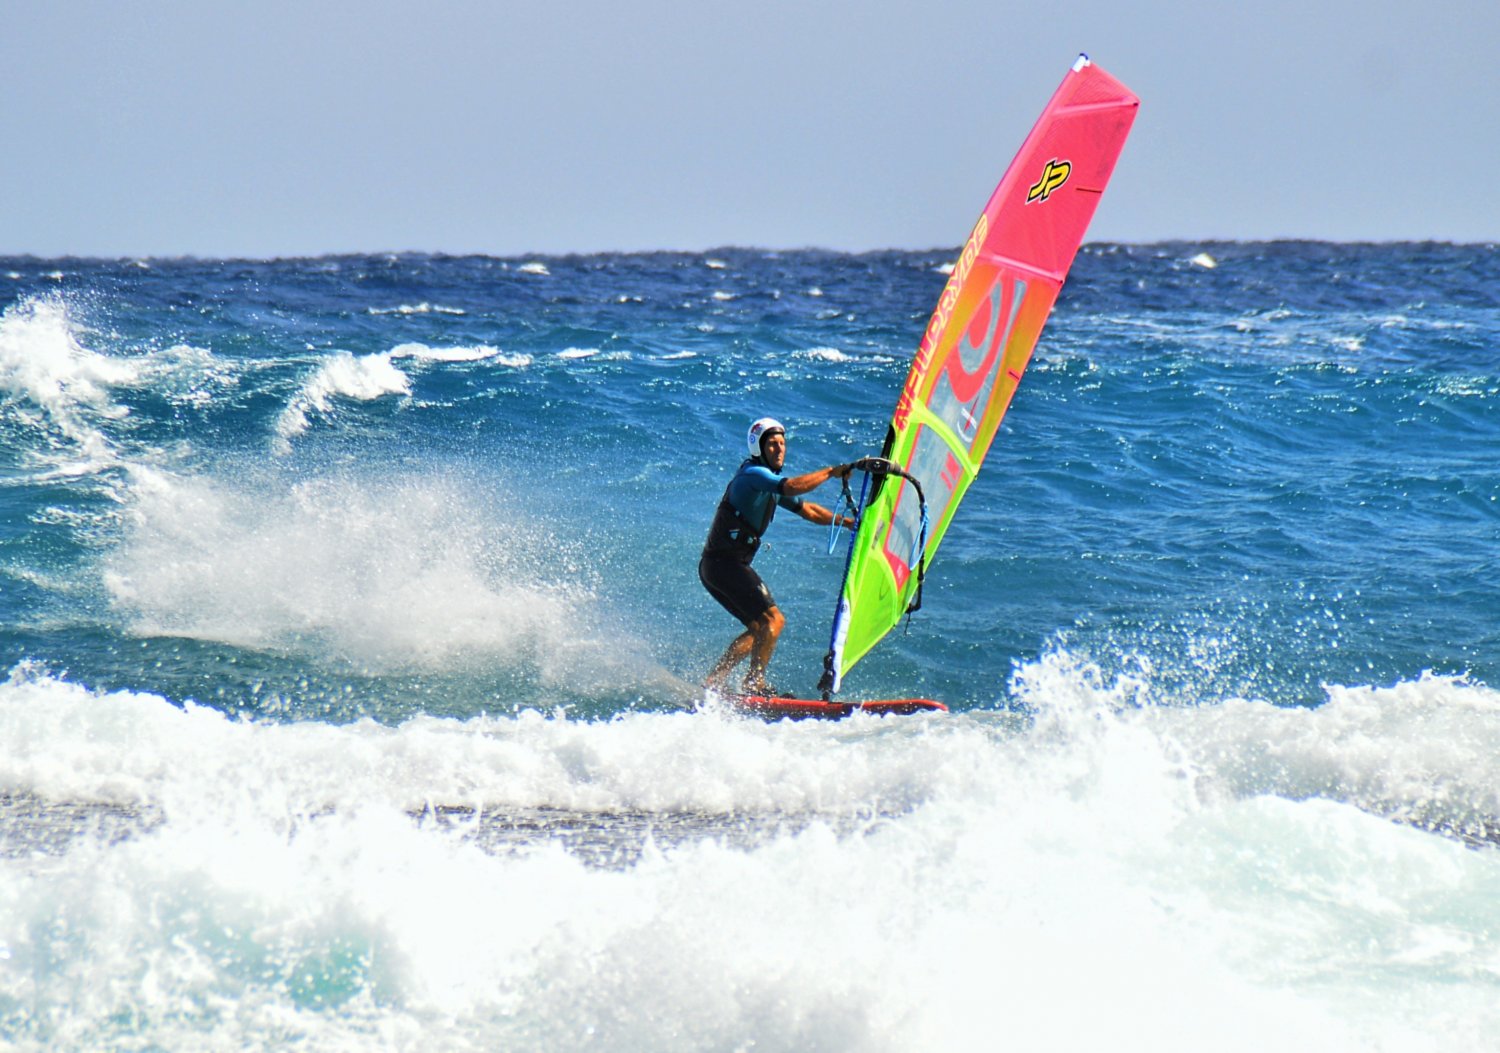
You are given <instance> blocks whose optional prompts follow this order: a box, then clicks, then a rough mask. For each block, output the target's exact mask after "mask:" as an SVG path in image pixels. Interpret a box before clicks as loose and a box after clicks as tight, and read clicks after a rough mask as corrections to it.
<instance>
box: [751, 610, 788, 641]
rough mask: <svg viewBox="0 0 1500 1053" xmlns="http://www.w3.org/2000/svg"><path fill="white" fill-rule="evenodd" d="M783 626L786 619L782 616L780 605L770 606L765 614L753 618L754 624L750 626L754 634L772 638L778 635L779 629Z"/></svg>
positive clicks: (783, 627) (779, 633) (784, 626)
mask: <svg viewBox="0 0 1500 1053" xmlns="http://www.w3.org/2000/svg"><path fill="white" fill-rule="evenodd" d="M785 628H786V619H785V618H784V617H782V614H781V608H780V607H772V608H771V609H770V610H768V611H766V613H765V614H762V615H761V616H760V617H759V618H757V619H755V624H754V625H752V626H751V629H752V630H753V631H754V632H755V635H756V636H760V637H769V638H770V639H772V640H774V639H776V638H777V637H779V636H780V635H781V630H782V629H785Z"/></svg>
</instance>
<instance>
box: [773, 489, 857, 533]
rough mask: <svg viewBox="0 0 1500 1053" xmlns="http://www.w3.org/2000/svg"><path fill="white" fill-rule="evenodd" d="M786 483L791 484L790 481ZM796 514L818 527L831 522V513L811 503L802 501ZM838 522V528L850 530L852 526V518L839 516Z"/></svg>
mask: <svg viewBox="0 0 1500 1053" xmlns="http://www.w3.org/2000/svg"><path fill="white" fill-rule="evenodd" d="M787 481H788V482H791V480H790V479H789V480H787ZM797 514H798V515H799V516H801V517H802V518H803V519H808V520H811V521H812V522H814V523H816V524H818V526H827V525H828V524H829V523H831V522H833V513H832V512H830V511H829V510H828V509H826V508H824V507H823V506H822V505H815V504H813V503H812V502H811V501H803V502H802V507H800V508H798V509H797ZM838 520H839V526H842V527H851V528H852V527H853V526H854V517H853V516H839V517H838Z"/></svg>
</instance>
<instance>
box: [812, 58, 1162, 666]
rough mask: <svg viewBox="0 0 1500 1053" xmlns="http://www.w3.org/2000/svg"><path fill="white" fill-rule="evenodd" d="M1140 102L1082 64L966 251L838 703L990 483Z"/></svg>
mask: <svg viewBox="0 0 1500 1053" xmlns="http://www.w3.org/2000/svg"><path fill="white" fill-rule="evenodd" d="M1139 105H1140V102H1139V100H1138V99H1137V98H1136V97H1135V95H1133V94H1132V93H1131V92H1130V91H1129V89H1127V88H1126V87H1125V86H1124V85H1122V84H1121V83H1120V82H1119V81H1117V80H1115V79H1114V78H1113V77H1111V76H1110V75H1109V74H1108V73H1106V72H1104V71H1103V70H1102V69H1100V68H1099V67H1098V66H1095V65H1093V64H1092V63H1091V62H1090V61H1089V60H1088V58H1087V57H1086V56H1080V57H1079V60H1078V62H1077V63H1075V64H1074V66H1073V68H1072V69H1071V70H1069V71H1068V74H1067V76H1066V77H1065V78H1064V79H1063V82H1062V85H1061V86H1060V87H1059V88H1058V89H1057V92H1056V93H1055V94H1054V95H1053V96H1052V99H1051V101H1050V102H1048V103H1047V107H1046V109H1045V110H1043V111H1042V115H1041V117H1040V118H1039V119H1038V120H1037V123H1036V125H1035V127H1033V128H1032V130H1031V134H1030V135H1028V136H1027V137H1026V141H1025V142H1024V143H1023V144H1022V145H1021V150H1020V152H1019V153H1018V154H1017V155H1016V157H1015V160H1013V161H1012V162H1011V165H1010V167H1009V168H1008V169H1007V170H1006V172H1005V175H1004V177H1003V178H1002V179H1001V180H1000V185H999V186H998V187H996V188H995V192H994V194H993V195H991V197H990V200H989V204H987V205H986V206H985V209H984V213H983V214H982V215H981V216H980V217H979V222H978V223H976V224H975V226H974V232H973V233H972V234H970V235H969V240H968V241H967V242H966V243H965V244H964V247H963V251H962V252H961V253H959V257H958V260H957V262H956V263H955V264H954V266H953V273H952V275H951V276H950V277H949V279H948V284H947V286H946V287H945V288H944V289H943V294H942V296H941V297H939V298H938V303H937V308H936V309H935V310H934V311H933V313H932V319H931V321H929V322H928V324H927V330H926V332H925V334H924V335H923V337H922V342H921V345H920V346H919V347H918V349H917V354H916V358H915V359H914V360H913V362H912V366H911V372H910V373H909V374H908V375H907V378H906V383H905V384H904V385H903V386H902V388H901V394H900V397H899V398H898V399H897V402H896V411H895V413H894V414H893V415H892V418H891V426H890V430H889V432H888V434H887V438H886V445H885V449H884V451H883V453H882V456H884V457H886V458H887V459H889V460H891V461H893V462H894V463H895V464H896V465H897V466H898V467H900V468H902V469H904V471H905V472H906V473H908V474H909V475H911V476H914V477H915V478H916V480H917V481H918V483H920V486H921V491H922V494H923V496H925V499H926V508H925V510H926V517H925V522H924V517H923V511H922V508H921V507H920V504H919V501H918V498H917V493H916V488H915V487H914V486H913V485H912V483H911V482H909V481H908V480H906V479H903V478H900V477H898V476H896V475H889V476H885V477H883V478H878V479H877V480H876V481H875V485H874V489H873V495H872V496H870V497H869V499H868V503H867V504H866V505H865V507H864V510H863V512H862V514H861V517H860V523H859V529H858V531H857V532H856V534H855V537H854V539H853V541H852V543H851V544H852V548H851V549H850V554H849V563H848V569H847V571H846V573H845V577H844V585H843V589H842V592H841V594H840V597H839V606H838V611H837V613H836V615H835V618H834V628H833V639H832V642H831V646H830V650H829V655H828V661H827V669H826V671H825V677H824V681H823V684H822V685H821V686H822V687H823V689H824V690H825V691H829V692H833V691H837V690H838V688H839V684H840V681H841V680H842V678H843V675H844V674H845V673H846V672H848V670H849V669H850V668H851V667H852V666H853V665H854V663H855V662H857V661H859V659H860V658H862V657H864V655H865V654H867V653H868V652H869V650H870V648H872V647H873V646H875V644H876V643H877V642H879V640H880V638H881V637H882V636H884V635H885V634H886V633H887V632H888V631H890V629H891V628H892V627H893V626H894V625H896V624H897V623H898V622H899V621H900V620H901V618H902V617H903V616H904V615H905V613H906V611H907V609H908V608H909V607H910V606H911V604H912V601H913V599H914V597H915V595H916V591H917V588H918V586H919V577H920V575H919V570H920V568H921V567H922V566H923V565H924V564H925V563H926V562H930V561H931V559H932V557H933V554H934V553H935V552H936V551H937V549H938V546H939V545H941V544H942V541H943V535H944V534H945V533H946V532H947V529H948V524H949V523H950V522H951V521H952V518H953V513H954V510H955V509H957V508H958V504H959V502H960V501H961V500H962V498H963V495H964V492H965V491H966V490H967V489H968V487H969V484H970V483H971V482H973V480H974V476H975V475H976V474H977V473H978V472H979V466H980V464H982V463H983V461H984V457H985V454H986V453H988V452H989V448H990V443H991V442H992V441H993V440H994V438H995V432H996V430H997V429H998V428H999V427H1000V420H1001V418H1002V417H1004V416H1005V410H1006V408H1007V407H1008V406H1009V405H1010V400H1011V397H1012V396H1013V395H1014V394H1015V392H1016V386H1017V385H1018V384H1019V383H1020V382H1021V375H1022V373H1024V372H1025V370H1026V364H1027V363H1028V362H1029V361H1030V360H1031V353H1032V350H1033V349H1034V348H1035V347H1036V342H1037V339H1038V337H1040V336H1041V332H1042V326H1043V325H1045V324H1046V321H1047V316H1048V314H1049V313H1050V312H1051V310H1052V305H1053V303H1054V301H1056V299H1057V293H1058V290H1059V289H1061V288H1062V283H1063V279H1064V278H1065V277H1066V276H1067V273H1068V268H1069V267H1071V266H1072V264H1073V257H1074V256H1076V255H1077V253H1078V246H1079V245H1080V244H1081V243H1082V241H1083V235H1084V231H1085V230H1087V229H1088V225H1089V220H1090V219H1091V218H1092V217H1093V215H1094V209H1095V208H1096V207H1097V206H1098V204H1099V197H1100V195H1101V194H1103V192H1104V187H1105V185H1106V184H1107V183H1108V182H1109V177H1110V174H1111V173H1112V172H1113V171H1114V167H1115V161H1116V159H1117V158H1118V157H1119V156H1120V150H1121V149H1122V148H1123V147H1124V145H1125V137H1126V136H1127V135H1128V134H1129V132H1130V126H1131V124H1132V122H1133V121H1134V120H1135V115H1136V110H1137V108H1138V107H1139Z"/></svg>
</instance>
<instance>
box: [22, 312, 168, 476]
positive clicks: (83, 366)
mask: <svg viewBox="0 0 1500 1053" xmlns="http://www.w3.org/2000/svg"><path fill="white" fill-rule="evenodd" d="M80 335H81V331H80V327H79V326H78V325H77V324H76V323H75V322H74V321H73V319H72V317H71V315H70V312H69V310H68V307H67V305H66V304H65V303H64V302H63V301H61V300H58V299H50V298H47V299H33V300H27V301H24V302H22V303H19V304H16V305H13V306H11V307H8V308H6V310H5V313H4V314H3V315H0V394H3V397H4V399H5V400H6V402H8V403H10V404H11V406H12V408H13V411H14V412H16V413H17V414H19V415H20V416H21V418H22V419H23V420H25V421H26V422H27V423H28V424H30V425H32V426H33V427H34V428H36V429H37V430H38V431H39V432H41V433H42V434H43V435H44V436H45V438H46V441H47V442H48V444H49V445H50V446H51V447H52V449H53V450H54V451H55V454H56V458H58V459H62V460H63V461H64V464H63V466H62V467H63V468H64V469H65V470H66V471H68V472H70V473H82V472H88V471H93V470H96V469H98V468H100V467H102V466H105V465H110V464H113V463H115V462H116V461H117V460H118V459H119V452H118V449H117V448H116V445H115V443H114V442H113V441H112V440H111V439H110V438H109V436H108V435H107V433H106V428H107V426H108V423H109V422H110V421H113V420H119V419H120V418H123V417H125V416H126V415H127V410H126V409H125V407H124V406H121V405H119V404H118V403H116V402H115V401H114V399H113V397H112V395H111V390H110V389H111V388H114V387H119V386H128V385H132V384H134V383H136V381H137V378H138V375H139V369H140V362H139V361H135V360H127V359H120V358H115V357H112V356H110V355H104V354H99V353H96V352H94V351H91V350H89V349H88V348H87V347H85V346H84V345H83V344H82V343H81V342H80Z"/></svg>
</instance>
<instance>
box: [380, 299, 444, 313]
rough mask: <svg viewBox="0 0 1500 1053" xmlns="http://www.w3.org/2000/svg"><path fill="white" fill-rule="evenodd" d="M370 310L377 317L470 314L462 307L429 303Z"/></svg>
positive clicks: (406, 304)
mask: <svg viewBox="0 0 1500 1053" xmlns="http://www.w3.org/2000/svg"><path fill="white" fill-rule="evenodd" d="M368 310H369V313H370V314H375V315H381V314H401V315H411V314H451V315H463V314H468V312H467V311H465V310H464V309H463V308H462V307H444V306H443V305H442V304H431V303H427V302H426V301H423V302H422V303H416V304H409V303H403V304H398V305H397V306H395V307H371V308H369V309H368Z"/></svg>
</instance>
